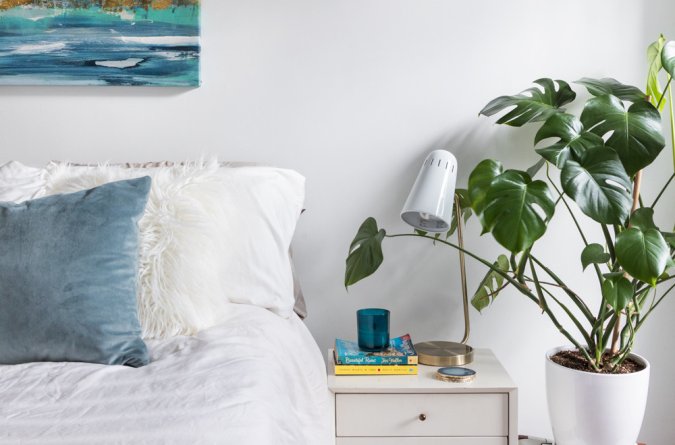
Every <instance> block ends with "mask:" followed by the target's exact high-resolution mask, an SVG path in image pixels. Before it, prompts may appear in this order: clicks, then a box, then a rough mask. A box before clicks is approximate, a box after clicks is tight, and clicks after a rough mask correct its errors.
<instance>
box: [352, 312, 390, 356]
mask: <svg viewBox="0 0 675 445" xmlns="http://www.w3.org/2000/svg"><path fill="white" fill-rule="evenodd" d="M356 324H357V326H358V338H359V348H360V349H363V350H364V351H369V352H376V351H384V350H385V349H387V348H388V347H389V311H388V310H386V309H377V308H368V309H359V310H358V311H356Z"/></svg>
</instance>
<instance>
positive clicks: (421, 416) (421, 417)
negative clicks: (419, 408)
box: [419, 414, 427, 422]
mask: <svg viewBox="0 0 675 445" xmlns="http://www.w3.org/2000/svg"><path fill="white" fill-rule="evenodd" d="M419 419H420V420H421V421H422V422H424V421H425V420H427V415H426V414H420V417H419Z"/></svg>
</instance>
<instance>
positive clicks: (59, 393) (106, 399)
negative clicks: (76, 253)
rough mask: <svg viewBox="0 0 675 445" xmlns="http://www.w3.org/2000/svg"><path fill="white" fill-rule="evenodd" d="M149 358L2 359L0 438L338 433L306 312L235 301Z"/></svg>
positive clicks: (278, 437) (136, 439)
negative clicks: (214, 321)
mask: <svg viewBox="0 0 675 445" xmlns="http://www.w3.org/2000/svg"><path fill="white" fill-rule="evenodd" d="M148 346H149V347H150V350H151V355H152V362H151V363H150V364H149V365H148V366H145V367H143V368H138V369H133V368H128V367H122V366H103V365H93V364H85V363H28V364H23V365H14V366H0V443H1V444H15V443H16V444H33V443H40V444H57V443H58V444H95V445H98V444H113V443H124V444H146V443H147V444H160V443H161V444H238V445H240V444H253V445H256V444H261V445H263V444H294V445H301V444H312V445H315V444H316V445H322V444H327V443H330V438H329V434H330V429H329V427H330V422H331V419H330V418H329V400H328V391H327V387H326V372H325V367H324V363H323V359H322V357H321V353H320V351H319V348H318V346H317V344H316V343H315V342H314V339H313V338H312V336H311V335H310V333H309V331H308V330H307V328H306V327H305V325H304V324H303V323H302V321H300V320H299V319H298V318H297V317H295V316H294V317H292V318H290V319H284V318H281V317H279V316H277V315H275V314H273V313H272V312H270V311H268V310H265V309H261V308H258V307H255V306H248V305H231V311H230V316H229V318H228V320H226V321H225V322H224V323H223V324H221V325H219V326H216V327H213V328H210V329H207V330H205V331H202V332H201V333H199V334H198V335H197V336H196V337H174V338H171V339H169V340H162V341H154V342H150V343H149V344H148Z"/></svg>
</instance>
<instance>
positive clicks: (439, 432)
mask: <svg viewBox="0 0 675 445" xmlns="http://www.w3.org/2000/svg"><path fill="white" fill-rule="evenodd" d="M335 410H336V435H337V436H340V437H344V436H380V437H382V436H384V437H391V436H420V437H421V436H478V437H489V436H507V435H508V434H509V428H508V422H509V407H508V395H507V394H336V395H335ZM421 419H424V420H421ZM345 443H349V442H345ZM357 443H358V442H357ZM440 443H445V442H440ZM450 443H452V444H453V445H454V444H455V443H457V444H458V445H459V444H462V445H463V444H464V443H465V442H461V441H460V442H448V444H450ZM466 443H467V445H469V444H471V445H473V443H471V442H466ZM478 443H479V444H480V445H483V443H482V442H478ZM497 443H498V444H499V443H500V442H497ZM488 444H489V445H492V442H488ZM486 445H487V444H486Z"/></svg>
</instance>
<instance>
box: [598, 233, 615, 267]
mask: <svg viewBox="0 0 675 445" xmlns="http://www.w3.org/2000/svg"><path fill="white" fill-rule="evenodd" d="M600 226H601V227H602V234H603V235H604V237H605V243H607V250H609V257H610V259H611V260H612V264H614V263H615V262H616V252H615V251H614V242H613V241H612V235H610V234H609V229H608V228H607V225H606V224H601V225H600Z"/></svg>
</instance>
